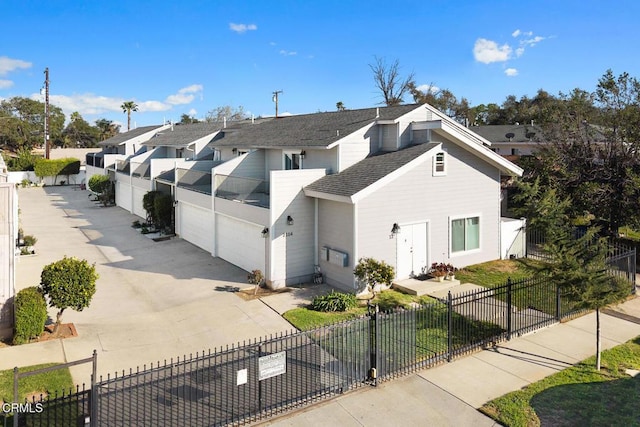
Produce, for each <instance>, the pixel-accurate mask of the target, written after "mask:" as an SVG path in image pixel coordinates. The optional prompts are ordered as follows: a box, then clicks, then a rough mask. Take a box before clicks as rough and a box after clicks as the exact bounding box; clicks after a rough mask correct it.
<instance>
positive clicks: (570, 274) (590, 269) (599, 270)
mask: <svg viewBox="0 0 640 427" xmlns="http://www.w3.org/2000/svg"><path fill="white" fill-rule="evenodd" d="M598 231H599V230H598V228H597V227H591V228H589V229H587V231H586V233H585V234H584V235H582V236H580V237H578V238H576V237H575V231H574V230H573V229H572V228H571V227H569V226H565V227H562V228H559V229H556V230H555V232H554V234H553V235H552V238H551V239H550V241H549V242H548V243H547V245H546V249H547V251H548V252H549V253H550V254H551V256H552V258H551V261H550V262H549V263H548V266H547V271H548V272H549V274H550V278H551V280H552V282H554V283H557V284H558V286H559V287H560V290H561V293H562V295H563V296H565V297H567V298H568V299H569V300H571V301H573V302H574V304H575V305H576V308H581V309H587V310H595V313H596V369H597V370H600V350H601V348H600V347H601V345H600V342H601V340H600V310H601V309H603V308H604V307H606V306H608V305H610V304H613V303H616V302H620V301H622V300H624V299H625V298H626V297H627V296H629V295H630V293H631V284H630V282H628V281H627V280H624V279H623V278H621V277H618V276H613V275H612V274H611V273H610V272H609V269H608V266H607V262H606V260H607V257H608V255H609V245H608V243H607V240H606V239H605V238H603V237H598Z"/></svg>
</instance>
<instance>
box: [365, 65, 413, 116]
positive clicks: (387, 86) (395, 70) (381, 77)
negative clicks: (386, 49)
mask: <svg viewBox="0 0 640 427" xmlns="http://www.w3.org/2000/svg"><path fill="white" fill-rule="evenodd" d="M369 68H371V71H373V81H374V82H375V84H376V87H377V88H378V89H379V90H380V92H382V97H383V98H384V104H385V105H387V106H388V107H392V106H395V105H400V104H402V102H404V101H403V99H402V98H403V97H404V95H405V94H406V93H407V92H409V90H410V87H411V85H412V83H413V78H414V73H413V72H411V73H409V75H408V76H407V77H406V78H405V79H404V80H403V79H402V78H401V77H400V62H399V61H398V60H397V59H396V60H395V61H393V63H391V64H387V61H386V60H385V59H384V58H378V57H377V56H376V57H375V63H374V64H369Z"/></svg>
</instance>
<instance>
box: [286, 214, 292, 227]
mask: <svg viewBox="0 0 640 427" xmlns="http://www.w3.org/2000/svg"><path fill="white" fill-rule="evenodd" d="M287 225H293V218H291V215H287Z"/></svg>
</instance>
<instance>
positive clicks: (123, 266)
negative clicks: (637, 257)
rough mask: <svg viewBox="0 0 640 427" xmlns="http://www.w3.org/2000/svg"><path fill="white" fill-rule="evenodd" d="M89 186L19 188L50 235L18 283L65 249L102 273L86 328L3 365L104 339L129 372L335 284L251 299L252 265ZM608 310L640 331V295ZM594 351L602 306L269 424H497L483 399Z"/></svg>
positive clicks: (238, 336) (71, 356) (83, 321)
mask: <svg viewBox="0 0 640 427" xmlns="http://www.w3.org/2000/svg"><path fill="white" fill-rule="evenodd" d="M87 195H88V192H87V191H82V190H79V189H77V188H76V187H72V186H65V187H44V188H41V187H35V188H26V189H20V190H19V202H20V212H21V213H20V223H21V227H22V228H23V229H24V232H25V234H31V235H34V236H35V237H36V238H37V239H38V242H37V244H36V251H37V254H36V255H35V256H28V257H22V258H21V259H20V261H19V262H18V265H17V284H16V288H17V290H19V289H22V288H24V287H27V286H33V285H37V284H39V277H40V272H41V270H42V267H43V266H44V265H46V264H49V263H51V262H53V261H57V260H58V259H60V258H62V257H63V256H64V255H68V256H76V257H80V258H84V259H87V260H88V261H90V262H92V263H95V265H96V269H97V271H98V273H99V274H100V279H99V281H98V285H97V292H96V295H95V296H94V298H93V301H92V302H91V305H90V307H88V308H87V309H85V310H84V311H82V312H75V311H73V310H67V311H65V313H64V315H63V323H67V322H72V323H73V324H74V325H75V327H76V329H77V331H78V336H77V337H74V338H68V339H64V340H53V341H48V342H41V343H33V344H27V345H21V346H10V347H5V348H0V369H9V368H13V367H14V366H27V365H33V364H37V363H45V362H68V361H74V360H78V359H83V358H87V357H89V356H91V354H92V352H93V350H94V349H96V350H97V352H98V375H99V376H100V375H102V376H105V375H107V374H111V373H114V372H116V371H117V372H122V371H123V370H124V371H125V372H128V371H129V369H130V368H131V369H133V370H135V368H136V367H137V366H139V367H142V366H143V365H147V366H149V364H150V363H151V362H154V363H155V362H157V361H163V360H165V359H166V360H169V359H171V358H174V359H175V358H176V357H177V356H180V357H182V356H183V355H187V356H188V355H190V354H194V355H195V353H196V352H202V351H203V350H205V351H206V350H208V349H215V348H220V347H223V346H226V345H231V344H234V343H238V342H242V341H243V340H249V339H253V338H256V337H263V336H266V335H270V334H275V333H279V332H283V331H288V330H291V329H292V327H291V325H290V324H289V323H288V322H287V321H286V320H284V319H283V318H282V317H281V316H280V314H281V313H283V312H285V311H287V310H289V309H291V308H293V307H296V306H300V305H304V304H306V303H307V302H308V301H309V299H310V298H311V297H312V296H313V295H314V294H316V293H319V292H326V291H327V290H328V289H329V288H328V287H326V286H325V285H322V286H316V285H312V286H309V287H308V288H303V289H295V290H293V291H292V292H287V293H281V294H277V295H273V296H268V297H264V298H262V299H259V300H251V301H245V300H243V299H242V298H240V297H239V296H238V295H237V294H236V293H235V292H233V291H234V290H236V289H239V288H240V289H241V288H246V287H249V286H250V285H248V284H247V280H246V274H247V273H246V272H245V271H243V270H241V269H239V268H237V267H235V266H233V265H231V264H229V263H227V262H225V261H223V260H221V259H219V258H213V257H211V255H210V254H208V253H206V252H205V251H203V250H201V249H199V248H197V247H195V246H193V245H192V244H190V243H188V242H186V241H183V240H182V239H179V238H173V239H170V240H167V241H163V242H154V241H153V240H151V239H149V238H147V237H145V236H143V235H141V234H140V233H138V232H137V231H136V230H134V229H133V228H132V227H131V223H132V222H133V221H134V220H136V219H139V218H137V217H136V216H134V215H131V214H130V213H128V212H126V211H124V210H123V209H121V208H118V207H108V208H104V207H101V206H100V205H98V204H96V203H94V202H91V201H90V200H89V199H88V197H87ZM608 313H609V314H603V315H602V316H601V319H602V331H601V334H602V337H603V339H602V348H603V349H606V348H610V347H613V346H615V345H618V344H621V343H624V342H625V341H627V340H629V339H632V338H635V337H637V336H639V335H640V324H639V323H636V322H640V298H634V299H631V300H629V301H627V302H625V303H623V304H621V305H619V306H616V307H613V308H612V310H611V311H609V312H608ZM50 316H51V317H52V318H54V317H55V311H54V310H53V309H51V310H50ZM594 352H595V315H594V314H588V315H585V316H582V317H579V318H577V319H574V320H571V321H569V322H565V323H561V324H556V325H553V326H551V327H547V328H544V329H541V330H538V331H536V332H534V333H531V334H528V335H525V336H521V337H518V338H514V339H512V340H511V341H508V342H505V343H500V344H498V345H497V346H496V347H495V348H493V349H489V350H484V351H480V352H477V353H474V354H472V355H469V356H467V357H463V358H460V359H456V360H455V361H454V362H452V363H447V364H443V365H440V366H437V367H435V368H431V369H427V370H423V371H419V372H417V373H415V374H411V375H408V376H406V377H403V378H401V379H397V380H393V381H389V382H386V383H382V384H380V385H379V386H378V387H375V388H374V387H371V388H362V389H360V390H358V391H354V392H351V393H346V394H344V395H341V396H339V397H337V398H335V399H332V400H328V401H325V402H322V403H320V404H316V405H314V406H309V407H306V408H303V409H300V410H297V411H295V412H292V413H289V414H286V415H283V416H280V417H278V418H274V419H272V420H269V421H266V422H263V424H266V425H273V426H308V425H340V426H410V425H434V426H466V425H479V426H492V425H497V424H496V423H495V422H494V421H493V420H491V419H490V418H488V417H486V416H484V415H483V414H481V413H480V412H478V411H477V410H476V409H477V408H479V407H481V406H482V405H483V404H484V403H486V402H487V401H489V400H491V399H494V398H496V397H499V396H502V395H503V394H505V393H507V392H510V391H513V390H518V389H520V388H522V387H524V386H526V385H528V384H530V383H533V382H536V381H538V380H540V379H542V378H544V377H545V376H548V375H551V374H553V373H555V372H558V371H560V370H562V369H565V368H566V367H568V366H571V365H572V364H575V363H577V362H579V361H580V360H583V359H585V358H587V357H589V356H591V355H593V354H594ZM71 372H72V376H73V378H74V381H75V382H76V383H78V384H81V383H87V384H88V383H89V378H90V372H91V366H90V365H79V366H75V367H72V368H71Z"/></svg>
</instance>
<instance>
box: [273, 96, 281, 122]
mask: <svg viewBox="0 0 640 427" xmlns="http://www.w3.org/2000/svg"><path fill="white" fill-rule="evenodd" d="M280 93H282V91H281V90H276V91H275V92H273V98H272V99H271V100H272V101H273V102H275V103H276V119H277V118H278V94H280Z"/></svg>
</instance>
